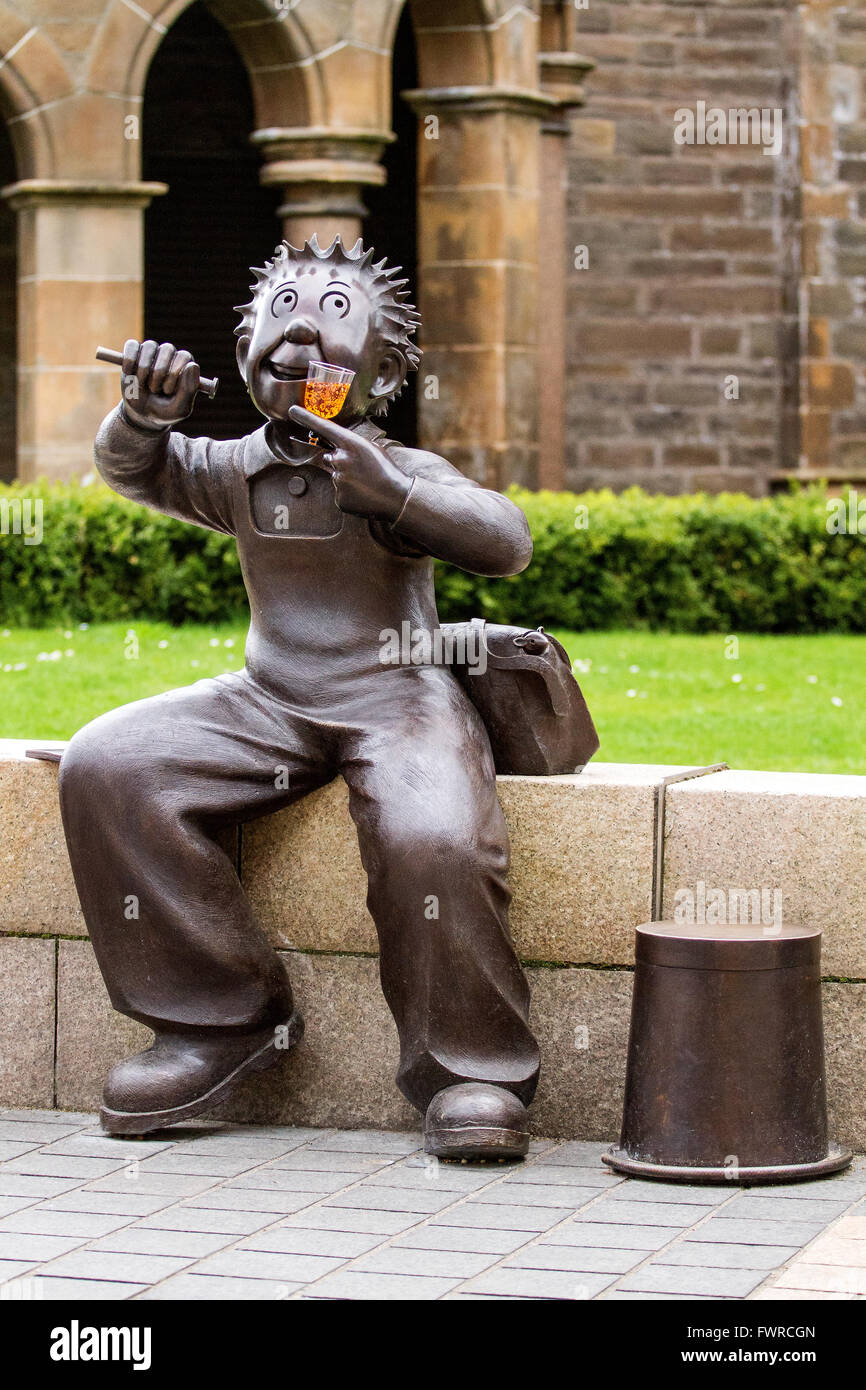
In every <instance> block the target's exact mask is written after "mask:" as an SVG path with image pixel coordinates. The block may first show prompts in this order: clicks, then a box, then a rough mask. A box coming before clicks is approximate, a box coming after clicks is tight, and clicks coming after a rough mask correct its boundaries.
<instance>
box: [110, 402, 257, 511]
mask: <svg viewBox="0 0 866 1390" xmlns="http://www.w3.org/2000/svg"><path fill="white" fill-rule="evenodd" d="M237 447H238V446H237V443H236V442H230V443H222V442H219V441H217V440H213V439H189V438H187V436H186V435H183V434H179V433H177V431H175V430H172V429H151V428H144V427H143V426H141V425H137V424H134V423H133V422H132V421H131V420H129V419H128V418H127V417H126V416H125V414H124V410H123V406H122V405H119V406H118V407H117V409H116V410H113V411H112V412H111V413H110V415H107V416H106V418H105V419H104V420H103V422H102V424H101V426H100V428H99V433H98V434H97V436H96V444H95V447H94V459H95V462H96V467H97V470H98V472H99V474H100V476H101V477H102V478H104V480H105V481H106V482H107V483H108V486H109V487H110V488H113V489H114V491H115V492H119V493H120V494H121V496H123V497H129V498H130V499H131V500H132V501H133V502H142V503H144V505H145V506H147V507H153V508H154V509H155V510H156V511H159V512H165V514H166V515H167V516H174V517H177V518H178V519H179V520H181V521H190V522H192V523H193V524H194V525H196V526H207V527H208V528H209V529H210V530H212V531H224V532H226V533H227V534H229V535H233V534H234V524H233V520H232V505H231V503H232V490H233V489H232V483H233V478H234V456H235V451H236V450H237Z"/></svg>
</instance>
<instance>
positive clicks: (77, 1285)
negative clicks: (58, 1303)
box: [32, 1274, 147, 1303]
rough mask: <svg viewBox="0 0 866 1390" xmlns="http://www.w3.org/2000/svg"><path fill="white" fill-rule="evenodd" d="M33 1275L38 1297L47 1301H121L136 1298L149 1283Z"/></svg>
mask: <svg viewBox="0 0 866 1390" xmlns="http://www.w3.org/2000/svg"><path fill="white" fill-rule="evenodd" d="M32 1277H33V1278H34V1284H35V1287H36V1297H37V1298H39V1299H45V1300H46V1301H47V1300H49V1299H50V1300H51V1301H52V1302H53V1301H55V1300H57V1299H62V1300H63V1302H67V1301H68V1302H74V1303H80V1302H88V1303H89V1302H93V1303H105V1302H109V1301H114V1300H118V1301H119V1300H121V1299H125V1298H134V1297H135V1295H136V1294H139V1293H143V1292H144V1290H145V1289H146V1288H147V1284H134V1283H128V1282H126V1281H125V1280H124V1281H123V1282H120V1281H117V1282H113V1281H112V1280H110V1279H61V1278H56V1277H54V1276H53V1275H52V1276H50V1277H46V1276H45V1275H41V1274H40V1275H35V1276H32Z"/></svg>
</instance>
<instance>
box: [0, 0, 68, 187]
mask: <svg viewBox="0 0 866 1390" xmlns="http://www.w3.org/2000/svg"><path fill="white" fill-rule="evenodd" d="M0 44H2V56H0V115H2V116H3V117H5V119H6V123H7V126H8V128H9V136H10V139H11V140H12V145H13V148H14V150H15V160H16V164H17V173H18V178H19V179H33V178H50V177H51V176H52V175H53V174H55V173H56V168H55V165H56V159H55V150H54V142H53V140H52V137H51V130H50V126H49V123H48V120H47V118H46V115H45V107H46V106H47V105H48V104H49V103H51V102H56V101H61V100H62V99H63V98H64V97H66V96H68V95H69V94H70V93H71V91H72V81H71V77H70V74H69V71H68V69H67V67H66V64H65V62H64V61H63V58H62V57H61V55H60V52H59V50H58V49H57V48H56V47H55V45H54V44H53V43H52V41H51V40H50V39H49V38H48V37H47V36H46V35H45V34H44V33H43V32H42V30H41V29H38V28H37V27H36V26H35V25H30V24H28V23H27V21H26V20H24V19H22V17H21V15H20V14H18V13H16V12H15V11H14V10H12V9H11V8H10V7H9V5H7V4H5V3H3V0H0Z"/></svg>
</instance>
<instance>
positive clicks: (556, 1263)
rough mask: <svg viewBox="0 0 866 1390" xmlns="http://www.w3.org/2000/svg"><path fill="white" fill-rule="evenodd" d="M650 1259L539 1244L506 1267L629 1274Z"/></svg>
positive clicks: (514, 1257)
mask: <svg viewBox="0 0 866 1390" xmlns="http://www.w3.org/2000/svg"><path fill="white" fill-rule="evenodd" d="M646 1257H647V1252H646V1250H608V1249H606V1248H605V1247H604V1246H599V1245H582V1246H581V1245H541V1244H535V1245H525V1246H524V1247H523V1249H522V1250H519V1251H518V1252H517V1254H516V1255H512V1256H511V1257H510V1258H509V1259H507V1260H504V1261H503V1267H504V1268H505V1269H510V1268H511V1267H512V1266H513V1267H515V1268H519V1269H564V1270H578V1271H581V1272H583V1273H585V1274H625V1273H627V1272H628V1270H630V1269H634V1267H635V1265H639V1264H640V1263H641V1261H642V1260H645V1259H646ZM773 1267H774V1268H775V1266H773Z"/></svg>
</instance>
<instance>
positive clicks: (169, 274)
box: [142, 4, 282, 439]
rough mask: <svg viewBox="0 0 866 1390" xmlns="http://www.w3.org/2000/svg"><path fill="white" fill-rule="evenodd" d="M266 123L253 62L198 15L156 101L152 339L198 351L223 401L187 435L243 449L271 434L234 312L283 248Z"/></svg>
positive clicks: (155, 80)
mask: <svg viewBox="0 0 866 1390" xmlns="http://www.w3.org/2000/svg"><path fill="white" fill-rule="evenodd" d="M253 129H254V112H253V101H252V94H251V92H250V84H249V79H248V77H247V73H246V69H245V68H244V65H243V62H242V61H241V58H240V56H239V55H238V52H237V50H236V49H235V47H234V45H233V43H232V41H231V39H230V38H229V36H228V34H227V33H226V32H225V30H224V29H223V28H222V27H221V25H219V24H218V23H217V21H216V20H215V19H213V18H212V17H211V16H210V15H209V14H208V12H207V10H205V9H204V7H203V6H202V5H199V4H196V5H192V6H191V7H190V8H189V9H188V10H186V11H185V12H184V13H183V14H182V15H181V17H180V19H178V21H177V23H176V24H174V25H173V26H172V28H171V29H170V30H169V31H168V33H167V34H166V36H165V38H164V40H163V42H162V44H161V45H160V47H159V49H158V51H157V53H156V56H155V58H154V60H153V63H152V64H151V68H150V72H149V74H148V78H147V86H146V88H145V94H144V117H143V129H142V138H143V172H144V177H145V178H146V179H160V180H162V181H163V182H164V183H167V184H168V186H169V192H168V193H167V194H166V195H165V196H164V197H162V198H155V199H154V200H153V202H152V203H151V205H150V207H149V208H148V210H147V213H146V214H145V307H144V321H145V333H146V336H147V337H148V338H155V339H157V340H158V341H168V342H172V343H175V344H176V345H177V346H178V347H184V348H188V349H189V351H190V352H192V353H193V355H194V356H195V358H196V360H197V361H198V362H199V364H200V366H201V368H202V372H203V373H204V375H205V376H218V377H219V379H220V385H219V390H218V392H217V394H216V397H215V399H214V400H213V401H210V400H208V398H207V396H204V395H200V396H199V397H198V399H197V402H196V408H195V412H194V414H193V415H192V416H190V418H189V420H187V421H186V422H185V424H184V425H183V426H182V428H183V429H184V431H185V433H187V434H190V435H210V436H211V437H212V438H215V439H233V438H237V437H238V436H240V435H243V434H248V433H249V432H250V431H251V430H254V429H257V428H258V426H259V425H261V424H262V417H261V416H260V415H259V414H258V412H257V411H256V410H255V409H254V408H253V406H252V405H251V404H250V402H249V399H248V397H247V394H246V390H245V388H244V385H243V382H242V381H241V379H240V376H239V375H238V370H237V366H236V363H235V341H236V339H235V337H234V328H235V325H236V323H237V321H238V316H237V314H235V313H234V312H233V309H232V306H233V305H234V304H243V303H245V302H246V301H247V300H248V299H249V297H250V295H249V284H250V275H249V267H250V266H251V265H261V264H262V263H263V261H264V260H265V258H266V257H268V256H270V254H271V252H272V251H273V249H274V247H275V246H276V245H277V243H278V242H279V240H280V237H281V235H282V229H281V225H280V222H279V220H278V218H277V215H276V211H277V205H278V191H277V190H276V189H265V188H262V186H261V184H260V183H259V177H258V174H259V156H258V154H257V153H256V152H255V150H254V149H253V147H252V146H251V145H250V143H249V137H250V134H251V132H252V131H253Z"/></svg>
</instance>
